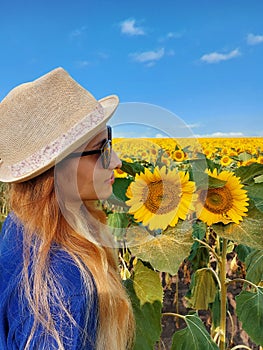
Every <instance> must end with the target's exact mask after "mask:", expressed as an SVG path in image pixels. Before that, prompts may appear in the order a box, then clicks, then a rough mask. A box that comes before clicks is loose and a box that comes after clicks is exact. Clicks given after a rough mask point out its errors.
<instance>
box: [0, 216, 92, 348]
mask: <svg viewBox="0 0 263 350" xmlns="http://www.w3.org/2000/svg"><path fill="white" fill-rule="evenodd" d="M49 262H50V268H51V269H52V271H53V272H54V273H56V276H58V277H57V280H56V282H58V283H60V285H61V295H63V302H64V304H65V305H67V307H68V309H69V310H70V312H71V314H72V315H73V317H74V319H75V321H76V323H77V324H78V326H79V327H78V326H76V325H75V326H72V324H71V323H70V322H69V319H68V316H67V315H66V313H63V314H62V317H56V316H58V312H57V311H58V306H57V305H55V304H54V305H50V310H51V313H52V318H53V321H54V325H55V327H56V329H57V330H58V331H59V334H60V335H61V336H62V340H63V345H64V347H65V349H66V350H84V349H85V350H94V349H95V345H94V344H95V342H96V333H97V319H98V298H97V291H96V287H95V285H94V282H93V286H94V291H93V292H91V293H89V294H88V295H87V292H86V293H84V291H83V288H84V286H83V283H82V280H81V276H80V272H79V270H78V268H77V266H76V265H75V264H74V262H73V261H72V259H71V258H70V256H69V255H68V254H67V253H66V252H65V251H63V250H62V249H59V248H58V247H56V248H54V249H53V250H52V252H51V254H50V259H49ZM22 264H23V226H22V225H21V223H20V222H19V221H18V219H17V218H16V216H15V215H14V214H13V213H11V214H9V216H8V217H7V219H6V220H5V222H4V224H3V228H2V234H1V235H0V349H1V350H24V348H25V344H26V342H27V339H28V336H29V334H30V330H31V327H32V325H33V321H34V316H33V315H32V313H31V311H30V309H29V307H28V304H27V300H26V298H25V297H23V289H22V288H21V287H19V282H20V277H21V271H22ZM91 280H92V281H93V279H92V277H91ZM87 308H89V310H90V311H89V318H88V321H87V322H86V317H85V315H86V310H87ZM80 329H84V330H85V332H86V335H87V337H86V339H85V341H83V332H81V331H80ZM51 349H58V345H57V343H56V341H55V339H54V338H52V337H51V336H50V335H49V334H46V332H45V330H44V329H43V328H42V327H41V326H38V328H37V330H36V333H35V337H34V339H33V342H32V344H31V346H30V350H51Z"/></svg>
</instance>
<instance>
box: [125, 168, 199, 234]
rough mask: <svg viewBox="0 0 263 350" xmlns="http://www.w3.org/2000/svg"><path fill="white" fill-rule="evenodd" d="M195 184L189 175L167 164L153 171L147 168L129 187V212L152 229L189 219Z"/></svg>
mask: <svg viewBox="0 0 263 350" xmlns="http://www.w3.org/2000/svg"><path fill="white" fill-rule="evenodd" d="M194 191H195V184H194V182H193V181H189V174H188V173H186V174H185V173H184V172H178V171H177V170H176V169H173V170H167V171H166V167H165V166H163V167H162V168H159V167H156V168H154V171H153V173H152V172H151V171H150V170H149V169H147V168H146V169H145V172H144V173H140V174H136V176H135V181H134V182H132V183H131V184H130V186H129V187H128V189H127V192H126V196H127V197H128V198H129V200H127V201H126V204H127V205H128V206H130V209H129V213H130V214H133V216H134V218H135V220H136V221H137V222H142V223H143V225H145V226H148V227H149V229H150V230H155V229H162V230H165V229H166V228H167V226H168V225H170V226H175V225H176V224H177V222H178V220H179V218H180V219H182V220H185V219H186V217H187V214H188V213H189V211H190V210H193V209H194V208H193V204H192V201H193V199H194V196H195V195H194Z"/></svg>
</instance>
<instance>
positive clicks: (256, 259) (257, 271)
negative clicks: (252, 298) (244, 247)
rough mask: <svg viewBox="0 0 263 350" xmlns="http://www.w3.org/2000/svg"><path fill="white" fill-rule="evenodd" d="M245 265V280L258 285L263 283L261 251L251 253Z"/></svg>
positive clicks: (262, 253)
mask: <svg viewBox="0 0 263 350" xmlns="http://www.w3.org/2000/svg"><path fill="white" fill-rule="evenodd" d="M245 264H246V267H247V273H246V279H247V280H249V281H251V282H253V283H255V284H259V283H260V282H261V281H263V251H262V250H255V251H253V252H251V253H250V254H249V255H248V256H247V258H246V260H245Z"/></svg>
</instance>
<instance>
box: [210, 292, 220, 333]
mask: <svg viewBox="0 0 263 350" xmlns="http://www.w3.org/2000/svg"><path fill="white" fill-rule="evenodd" d="M209 308H210V310H211V314H212V323H213V328H214V329H216V328H217V327H219V326H220V315H221V294H220V291H219V290H218V291H217V293H216V296H215V300H214V302H213V303H212V304H211V305H210V306H209Z"/></svg>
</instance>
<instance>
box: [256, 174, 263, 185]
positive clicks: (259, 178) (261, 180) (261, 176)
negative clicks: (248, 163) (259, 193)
mask: <svg viewBox="0 0 263 350" xmlns="http://www.w3.org/2000/svg"><path fill="white" fill-rule="evenodd" d="M254 181H255V183H256V184H259V183H262V182H263V175H259V176H256V177H255V178H254Z"/></svg>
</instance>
